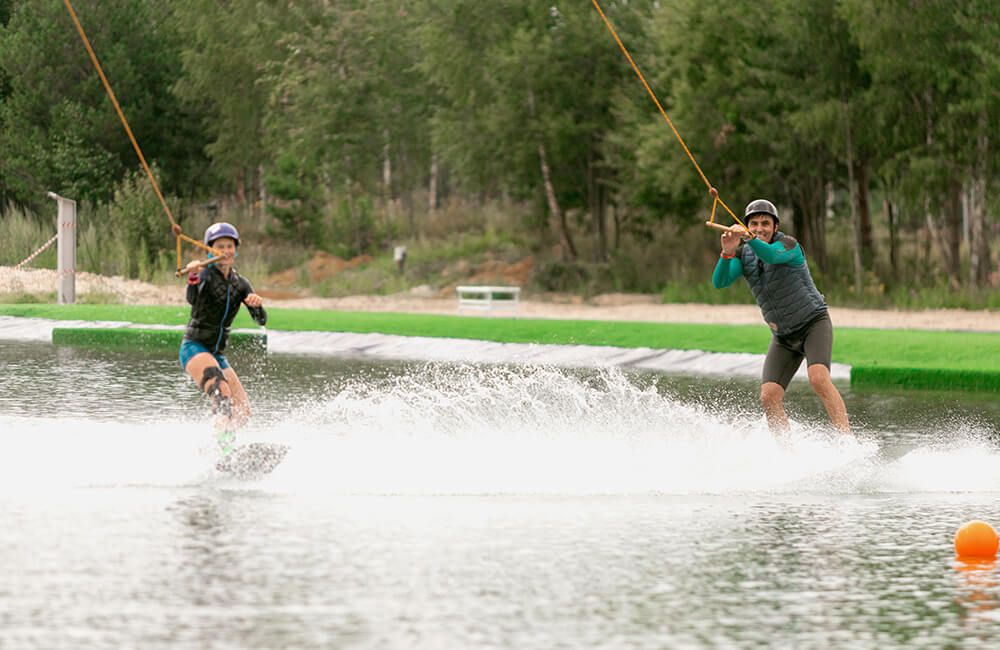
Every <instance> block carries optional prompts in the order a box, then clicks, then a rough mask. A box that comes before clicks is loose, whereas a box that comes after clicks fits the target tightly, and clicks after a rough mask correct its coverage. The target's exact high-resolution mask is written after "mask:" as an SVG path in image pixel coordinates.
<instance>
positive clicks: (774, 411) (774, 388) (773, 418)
mask: <svg viewBox="0 0 1000 650" xmlns="http://www.w3.org/2000/svg"><path fill="white" fill-rule="evenodd" d="M760 403H761V405H763V407H764V415H765V416H766V417H767V426H768V427H770V429H771V433H779V434H780V433H785V432H787V431H788V415H787V414H785V389H784V388H782V387H781V384H778V383H775V382H773V381H769V382H765V383H763V384H761V386H760Z"/></svg>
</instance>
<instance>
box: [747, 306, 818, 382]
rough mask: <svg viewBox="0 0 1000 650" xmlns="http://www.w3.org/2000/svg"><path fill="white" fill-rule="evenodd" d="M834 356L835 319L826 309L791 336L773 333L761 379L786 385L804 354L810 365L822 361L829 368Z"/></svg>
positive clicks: (799, 364)
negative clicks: (832, 319) (833, 321)
mask: <svg viewBox="0 0 1000 650" xmlns="http://www.w3.org/2000/svg"><path fill="white" fill-rule="evenodd" d="M832 356H833V323H832V322H831V321H830V315H829V314H828V313H827V312H823V313H822V314H821V315H819V316H817V317H816V318H814V319H813V320H811V321H809V323H808V324H807V325H806V326H805V327H803V328H802V329H800V330H798V331H797V332H792V333H791V334H789V335H788V336H778V335H777V334H774V335H773V336H772V337H771V345H770V347H768V349H767V358H766V359H764V376H763V378H762V379H761V383H765V384H766V383H768V382H774V383H776V384H781V387H782V388H785V389H787V388H788V383H789V382H790V381H792V377H794V376H795V373H796V371H798V369H799V366H801V365H802V359H803V358H805V359H806V360H807V362H808V365H810V366H811V365H813V364H815V363H821V364H823V365H824V366H826V367H827V368H829V367H830V360H831V357H832Z"/></svg>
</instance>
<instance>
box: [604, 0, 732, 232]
mask: <svg viewBox="0 0 1000 650" xmlns="http://www.w3.org/2000/svg"><path fill="white" fill-rule="evenodd" d="M591 2H592V3H593V5H594V9H597V13H598V14H600V15H601V20H603V21H604V25H605V26H606V27H607V28H608V31H609V32H611V36H613V37H614V39H615V42H616V43H618V47H619V48H621V51H622V54H624V55H625V58H626V59H628V62H629V65H631V66H632V69H633V70H635V74H636V76H638V77H639V81H641V82H642V85H643V86H644V87H645V88H646V92H647V93H649V96H650V97H651V98H652V100H653V103H654V104H656V108H658V109H659V110H660V115H662V116H663V119H664V120H665V121H666V123H667V126H669V127H670V130H671V131H673V132H674V136H676V137H677V141H678V142H680V143H681V147H682V148H683V149H684V153H686V154H687V157H688V160H690V161H691V164H692V165H694V168H695V171H697V172H698V175H699V176H701V180H702V181H703V182H704V183H705V187H707V188H708V193H709V194H710V195H711V196H712V216H711V218H710V219H709V220H708V221H706V222H705V225H706V226H709V227H711V228H716V229H718V230H728V228H727V227H726V226H724V225H722V224H721V223H716V222H715V208H716V206H719V205H721V206H722V207H723V208H724V209H725V210H726V212H728V213H729V214H730V216H732V218H733V219H735V220H736V223H738V224H740V225H741V226H743V228H746V224H745V223H743V222H742V221H740V218H739V217H737V216H736V213H735V212H733V211H732V210H730V209H729V206H728V205H726V203H725V201H723V200H722V199H720V198H719V192H718V190H716V189H715V188H714V187H712V184H711V183H710V182H709V180H708V177H707V176H705V172H703V171H702V170H701V166H700V165H698V161H697V160H695V159H694V154H692V153H691V150H690V149H689V148H688V146H687V143H685V142H684V138H682V137H681V134H680V132H679V131H678V130H677V128H676V127H675V126H674V123H673V121H671V119H670V116H669V115H667V112H666V111H665V110H663V106H662V105H661V104H660V100H659V99H657V97H656V93H654V92H653V89H652V88H650V87H649V84H648V83H647V82H646V77H645V76H644V75H643V74H642V71H640V70H639V66H637V65H636V64H635V61H634V60H633V59H632V55H631V54H629V51H628V49H627V48H626V47H625V44H624V43H622V39H620V38H619V37H618V32H617V31H615V28H614V25H612V24H611V21H610V20H608V17H607V16H606V15H604V10H603V9H601V5H600V4H599V3H598V2H597V0H591Z"/></svg>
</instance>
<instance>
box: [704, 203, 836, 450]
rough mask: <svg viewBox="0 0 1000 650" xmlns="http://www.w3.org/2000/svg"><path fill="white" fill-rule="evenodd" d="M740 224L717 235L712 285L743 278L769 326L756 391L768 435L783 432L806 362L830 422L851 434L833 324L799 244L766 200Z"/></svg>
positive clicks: (754, 205) (750, 209) (753, 205)
mask: <svg viewBox="0 0 1000 650" xmlns="http://www.w3.org/2000/svg"><path fill="white" fill-rule="evenodd" d="M744 219H745V221H746V226H747V227H746V228H744V227H743V226H741V225H739V224H734V225H733V226H731V227H730V228H729V230H727V231H726V232H723V233H722V254H721V255H720V257H719V261H718V263H716V265H715V271H714V273H713V274H712V284H713V285H715V287H716V288H717V289H722V288H724V287H728V286H729V285H731V284H732V283H734V282H736V280H737V279H738V278H739V277H740V276H743V277H744V278H746V281H747V284H748V285H749V286H750V290H751V291H752V292H753V296H754V298H755V299H756V300H757V304H758V305H759V306H760V310H761V313H762V314H763V316H764V321H765V322H766V323H767V324H768V325H769V326H770V327H771V344H770V346H769V347H768V350H767V357H766V358H765V360H764V372H763V377H762V378H761V386H760V401H761V404H762V405H763V407H764V414H765V415H766V417H767V423H768V426H769V427H770V429H771V431H772V432H773V433H783V432H785V431H787V429H788V416H787V415H786V413H785V406H784V399H785V391H786V390H787V389H788V384H789V382H790V381H791V380H792V377H793V376H794V375H795V373H796V371H798V369H799V366H800V365H802V359H803V358H805V359H806V362H807V364H808V366H807V367H808V371H809V383H810V385H811V386H812V389H813V391H815V393H816V395H818V396H819V398H820V401H822V402H823V406H824V407H825V408H826V412H827V415H828V416H829V417H830V422H831V423H832V424H833V426H834V427H835V428H836V429H837V430H838V431H840V432H841V433H845V434H850V433H851V427H850V423H849V421H848V419H847V408H846V407H845V406H844V399H843V398H842V397H841V395H840V391H838V390H837V387H836V386H834V384H833V380H832V379H831V378H830V363H831V358H832V354H833V323H832V322H831V321H830V315H829V313H828V310H827V305H826V300H825V299H824V298H823V295H822V294H821V293H820V292H819V291H818V290H817V289H816V285H815V284H814V283H813V279H812V275H811V274H810V273H809V266H808V265H807V264H806V258H805V254H804V253H803V251H802V246H800V245H799V243H798V242H797V241H796V240H795V239H793V238H792V237H789V236H788V235H786V234H784V233H782V232H780V231H779V230H778V224H779V219H778V209H777V208H776V207H774V204H773V203H771V202H770V201H768V200H766V199H757V200H756V201H751V202H750V203H749V204H748V205H747V207H746V211H745V216H744Z"/></svg>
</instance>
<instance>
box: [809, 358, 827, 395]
mask: <svg viewBox="0 0 1000 650" xmlns="http://www.w3.org/2000/svg"><path fill="white" fill-rule="evenodd" d="M809 384H810V385H811V386H812V388H813V390H814V391H816V392H817V393H819V392H822V391H824V390H827V389H828V388H829V387H830V386H831V385H832V380H831V379H830V369H829V368H827V367H826V366H824V365H823V364H821V363H815V364H813V365H811V366H809Z"/></svg>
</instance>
